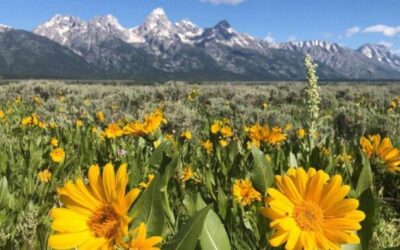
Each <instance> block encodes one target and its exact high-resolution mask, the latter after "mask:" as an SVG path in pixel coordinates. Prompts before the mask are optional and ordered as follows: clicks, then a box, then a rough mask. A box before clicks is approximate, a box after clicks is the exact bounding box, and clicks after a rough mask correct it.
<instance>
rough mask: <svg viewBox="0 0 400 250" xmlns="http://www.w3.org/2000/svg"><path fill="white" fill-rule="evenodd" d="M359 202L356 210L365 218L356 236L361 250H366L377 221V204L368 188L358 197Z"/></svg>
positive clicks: (368, 247)
mask: <svg viewBox="0 0 400 250" xmlns="http://www.w3.org/2000/svg"><path fill="white" fill-rule="evenodd" d="M359 201H360V207H359V208H358V209H359V210H362V211H363V212H364V213H365V215H366V218H365V219H364V220H363V221H362V222H361V227H362V228H361V230H360V231H358V235H359V237H360V240H361V245H362V249H363V250H368V249H370V242H371V239H372V234H373V232H374V228H375V226H376V224H377V220H378V214H379V210H378V203H377V201H376V198H375V197H374V194H373V191H372V190H371V189H370V188H369V189H367V190H365V191H364V192H363V193H362V194H361V195H360V197H359Z"/></svg>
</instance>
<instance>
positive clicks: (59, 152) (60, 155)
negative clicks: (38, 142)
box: [50, 148, 65, 163]
mask: <svg viewBox="0 0 400 250" xmlns="http://www.w3.org/2000/svg"><path fill="white" fill-rule="evenodd" d="M50 157H51V159H52V160H53V161H54V162H56V163H60V162H62V161H64V159H65V151H64V150H63V149H62V148H56V149H53V150H52V151H51V153H50Z"/></svg>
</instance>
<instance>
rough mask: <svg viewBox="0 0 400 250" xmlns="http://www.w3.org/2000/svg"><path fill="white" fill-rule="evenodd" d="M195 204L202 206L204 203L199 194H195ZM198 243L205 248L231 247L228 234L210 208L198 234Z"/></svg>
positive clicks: (208, 249)
mask: <svg viewBox="0 0 400 250" xmlns="http://www.w3.org/2000/svg"><path fill="white" fill-rule="evenodd" d="M196 205H197V207H198V209H199V207H201V208H203V207H205V206H206V203H205V202H204V201H203V199H202V198H201V195H200V194H197V202H196ZM200 245H201V247H202V249H207V250H229V249H231V244H230V242H229V238H228V234H227V233H226V231H225V228H224V225H223V224H222V222H221V219H220V218H219V216H218V215H217V214H216V213H215V212H214V210H212V209H211V210H210V212H209V213H208V215H207V217H206V220H205V222H204V227H203V231H202V232H201V235H200Z"/></svg>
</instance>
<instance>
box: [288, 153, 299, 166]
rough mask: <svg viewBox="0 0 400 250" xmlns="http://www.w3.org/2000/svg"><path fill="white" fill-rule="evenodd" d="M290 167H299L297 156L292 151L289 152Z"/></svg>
mask: <svg viewBox="0 0 400 250" xmlns="http://www.w3.org/2000/svg"><path fill="white" fill-rule="evenodd" d="M289 167H291V168H297V167H298V165H297V160H296V156H295V155H294V154H293V153H292V152H290V153H289Z"/></svg>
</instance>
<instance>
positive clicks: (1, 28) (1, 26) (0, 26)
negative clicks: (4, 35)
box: [0, 24, 12, 32]
mask: <svg viewBox="0 0 400 250" xmlns="http://www.w3.org/2000/svg"><path fill="white" fill-rule="evenodd" d="M11 29H12V28H11V27H10V26H8V25H4V24H0V32H4V31H8V30H11Z"/></svg>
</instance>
